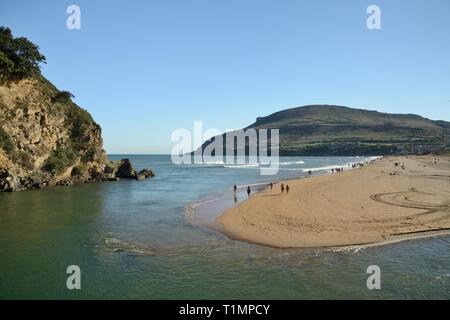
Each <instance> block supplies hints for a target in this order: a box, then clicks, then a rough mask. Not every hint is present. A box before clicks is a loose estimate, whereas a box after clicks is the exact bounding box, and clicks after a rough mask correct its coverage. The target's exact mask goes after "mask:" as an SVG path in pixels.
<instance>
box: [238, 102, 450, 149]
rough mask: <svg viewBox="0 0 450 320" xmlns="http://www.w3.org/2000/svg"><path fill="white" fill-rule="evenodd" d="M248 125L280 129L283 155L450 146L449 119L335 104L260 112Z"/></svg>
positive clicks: (257, 127)
mask: <svg viewBox="0 0 450 320" xmlns="http://www.w3.org/2000/svg"><path fill="white" fill-rule="evenodd" d="M248 128H255V129H262V128H266V129H271V128H272V129H274V128H278V129H280V154H281V155H311V156H313V155H342V156H345V155H382V154H384V155H386V154H401V153H426V152H429V151H431V152H434V151H436V150H440V149H445V148H448V147H449V146H450V123H449V122H445V121H432V120H429V119H426V118H423V117H421V116H418V115H414V114H388V113H381V112H377V111H368V110H362V109H353V108H348V107H342V106H333V105H311V106H304V107H297V108H292V109H287V110H283V111H280V112H276V113H273V114H271V115H269V116H267V117H259V118H257V121H256V122H255V123H253V124H251V125H250V126H248V127H247V128H246V129H248Z"/></svg>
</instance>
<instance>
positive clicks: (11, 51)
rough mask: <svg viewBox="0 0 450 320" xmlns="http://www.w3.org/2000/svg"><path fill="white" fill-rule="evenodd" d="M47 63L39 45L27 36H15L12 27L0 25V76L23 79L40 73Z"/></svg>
mask: <svg viewBox="0 0 450 320" xmlns="http://www.w3.org/2000/svg"><path fill="white" fill-rule="evenodd" d="M40 63H46V59H45V56H44V55H42V54H41V53H40V52H39V47H38V46H37V45H35V44H34V43H32V42H31V41H29V40H28V39H27V38H24V37H20V38H14V37H13V35H12V33H11V29H9V28H7V27H0V71H1V72H0V78H2V79H23V78H28V77H32V76H35V75H38V74H40V72H41V69H40V67H39V64H40Z"/></svg>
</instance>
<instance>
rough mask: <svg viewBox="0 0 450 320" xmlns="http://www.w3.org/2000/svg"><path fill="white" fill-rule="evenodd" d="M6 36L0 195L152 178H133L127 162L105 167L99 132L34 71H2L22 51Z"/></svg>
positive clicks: (0, 92) (0, 90) (2, 43)
mask: <svg viewBox="0 0 450 320" xmlns="http://www.w3.org/2000/svg"><path fill="white" fill-rule="evenodd" d="M5 30H6V32H8V31H9V29H5V28H2V29H1V30H0V31H1V32H0V35H1V37H0V191H20V190H26V189H31V188H42V187H47V186H53V185H70V184H73V183H85V182H97V181H105V180H118V179H119V178H133V179H138V180H141V179H143V178H146V177H149V176H152V175H153V172H152V171H151V170H149V169H148V170H143V171H142V172H136V171H135V170H134V169H133V168H132V166H131V163H130V161H129V160H127V159H124V160H122V161H117V162H112V161H109V160H108V158H107V156H106V153H105V151H104V150H103V141H102V136H101V128H100V126H99V125H98V124H97V123H96V122H95V121H94V120H93V119H92V117H91V115H90V114H89V113H88V112H87V111H86V110H84V109H82V108H80V107H79V106H77V105H76V104H75V103H74V102H72V99H71V98H72V95H71V94H70V93H69V92H66V91H59V90H58V89H57V88H56V87H55V86H54V85H52V84H51V83H50V82H49V81H48V80H47V79H45V78H44V77H43V76H42V75H41V74H40V71H39V70H38V71H37V72H33V73H31V72H28V73H17V71H16V72H15V71H14V70H15V69H18V68H17V67H16V68H15V69H14V68H11V69H10V70H8V69H7V68H5V66H8V65H12V66H13V67H14V65H17V64H18V63H19V62H20V60H19V58H20V54H21V52H22V51H24V50H23V49H20V48H19V49H17V48H16V49H15V50H14V48H13V49H11V48H12V47H13V44H10V43H8V42H7V41H8V40H10V41H15V39H13V38H11V34H10V31H9V38H8V34H6V36H5V34H4V33H5ZM5 39H6V40H5ZM11 39H12V40H11ZM20 39H23V38H20ZM16 40H17V39H16ZM22 42H23V40H22ZM21 45H22V44H21ZM35 49H36V50H37V47H36V48H35ZM5 57H6V58H5ZM18 57H19V58H18ZM42 57H43V56H42ZM2 59H3V60H2ZM44 59H45V58H44ZM4 61H6V62H4ZM17 61H19V62H17ZM2 63H3V64H2ZM28 68H32V66H29V67H28ZM26 70H28V69H26Z"/></svg>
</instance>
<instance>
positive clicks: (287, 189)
mask: <svg viewBox="0 0 450 320" xmlns="http://www.w3.org/2000/svg"><path fill="white" fill-rule="evenodd" d="M286 194H289V185H288V184H287V185H286Z"/></svg>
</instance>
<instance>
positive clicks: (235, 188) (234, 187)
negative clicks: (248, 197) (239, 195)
mask: <svg viewBox="0 0 450 320" xmlns="http://www.w3.org/2000/svg"><path fill="white" fill-rule="evenodd" d="M233 190H234V193H236V191H237V186H236V185H234V186H233Z"/></svg>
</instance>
